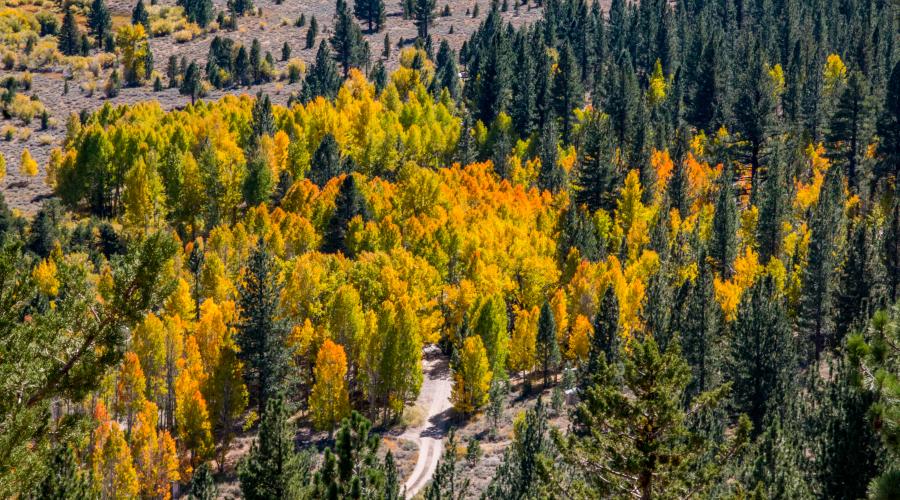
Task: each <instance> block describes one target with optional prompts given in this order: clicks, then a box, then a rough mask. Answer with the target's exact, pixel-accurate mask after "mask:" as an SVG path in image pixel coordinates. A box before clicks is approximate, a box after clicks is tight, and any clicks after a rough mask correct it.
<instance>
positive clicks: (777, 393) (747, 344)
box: [728, 277, 794, 433]
mask: <svg viewBox="0 0 900 500" xmlns="http://www.w3.org/2000/svg"><path fill="white" fill-rule="evenodd" d="M783 300H784V299H783V298H782V297H779V296H778V295H777V293H776V290H775V285H774V282H773V281H772V278H770V277H764V278H762V279H760V280H759V281H758V282H757V283H756V284H754V285H753V287H752V288H751V289H750V290H747V291H746V292H745V293H744V298H743V300H741V304H740V306H738V315H737V319H736V320H735V324H734V333H733V336H734V337H733V339H732V341H731V349H730V354H729V356H730V357H729V361H728V370H729V378H730V380H731V381H732V384H733V386H732V393H733V403H734V409H735V411H736V412H737V413H744V414H746V415H747V416H748V417H749V418H750V421H751V422H752V423H753V430H754V432H755V433H759V432H761V431H762V430H763V429H764V426H763V422H764V418H765V416H766V413H767V412H768V411H769V410H770V409H771V408H776V407H777V406H778V404H780V403H782V402H783V401H784V400H783V399H782V396H783V395H784V393H785V391H786V387H787V384H788V382H789V380H788V378H789V377H790V375H791V373H793V368H794V357H793V353H794V348H793V341H792V337H791V329H790V325H789V324H788V323H787V318H786V315H785V311H784V305H783Z"/></svg>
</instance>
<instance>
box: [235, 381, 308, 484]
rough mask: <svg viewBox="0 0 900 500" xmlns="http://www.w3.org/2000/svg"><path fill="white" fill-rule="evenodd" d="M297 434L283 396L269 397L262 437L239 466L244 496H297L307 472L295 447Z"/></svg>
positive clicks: (261, 422) (261, 424)
mask: <svg viewBox="0 0 900 500" xmlns="http://www.w3.org/2000/svg"><path fill="white" fill-rule="evenodd" d="M294 434H295V431H294V428H293V425H292V424H291V423H290V422H288V414H287V409H286V408H285V406H284V398H283V397H282V396H280V395H278V396H273V397H271V398H269V400H268V401H267V403H266V406H265V411H264V412H263V414H262V417H261V419H260V424H259V436H258V437H257V439H256V441H254V442H253V444H252V445H251V447H250V453H249V454H248V455H247V456H246V458H244V460H243V461H242V462H241V464H240V466H239V467H238V479H240V482H241V493H242V494H243V496H244V498H247V499H248V500H257V499H258V500H263V499H270V498H293V497H294V496H295V495H296V492H297V491H298V489H299V488H300V487H301V486H302V483H301V481H303V479H304V478H303V472H304V471H303V470H302V467H301V462H300V460H299V457H298V455H297V453H296V451H295V450H294Z"/></svg>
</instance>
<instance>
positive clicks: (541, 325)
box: [537, 302, 560, 387]
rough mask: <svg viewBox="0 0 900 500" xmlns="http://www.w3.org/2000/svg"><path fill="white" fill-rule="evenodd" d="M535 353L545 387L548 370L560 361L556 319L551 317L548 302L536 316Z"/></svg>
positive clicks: (554, 367) (548, 374)
mask: <svg viewBox="0 0 900 500" xmlns="http://www.w3.org/2000/svg"><path fill="white" fill-rule="evenodd" d="M537 355H538V359H539V360H540V362H541V367H542V371H543V376H544V387H547V382H548V380H549V376H550V372H551V371H553V370H555V369H556V366H557V365H558V364H559V362H560V355H559V343H558V342H557V340H556V320H555V319H554V318H553V310H552V309H550V303H549V302H544V305H543V306H541V313H540V317H539V318H538V333H537Z"/></svg>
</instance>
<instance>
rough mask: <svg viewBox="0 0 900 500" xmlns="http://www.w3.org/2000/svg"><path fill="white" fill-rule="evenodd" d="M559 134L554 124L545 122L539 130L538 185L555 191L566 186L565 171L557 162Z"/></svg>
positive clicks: (552, 191) (543, 188)
mask: <svg viewBox="0 0 900 500" xmlns="http://www.w3.org/2000/svg"><path fill="white" fill-rule="evenodd" d="M558 147H559V135H558V134H557V131H556V124H555V123H553V122H547V123H546V124H545V125H544V130H543V131H542V132H541V141H540V158H541V171H540V172H539V173H538V187H539V188H540V189H542V190H546V191H550V192H551V193H557V192H559V191H561V190H562V189H564V188H565V187H566V171H565V170H564V169H563V168H562V165H560V164H559V151H558Z"/></svg>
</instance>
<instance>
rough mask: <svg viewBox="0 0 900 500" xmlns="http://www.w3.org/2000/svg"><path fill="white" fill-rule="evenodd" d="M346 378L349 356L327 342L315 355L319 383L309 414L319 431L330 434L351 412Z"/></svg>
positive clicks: (341, 349) (315, 389) (315, 386)
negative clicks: (325, 431)
mask: <svg viewBox="0 0 900 500" xmlns="http://www.w3.org/2000/svg"><path fill="white" fill-rule="evenodd" d="M346 376H347V355H346V353H344V348H343V347H341V346H339V345H338V344H335V343H334V342H332V341H331V340H326V341H325V343H324V344H322V347H321V348H320V349H319V353H318V355H316V368H315V377H316V383H315V385H313V388H312V394H310V396H309V411H310V413H311V414H312V418H313V422H314V423H315V425H316V428H318V429H321V430H326V429H327V430H328V431H329V432H331V431H333V430H334V427H335V425H336V424H337V423H338V422H340V421H341V419H343V418H344V417H346V416H347V414H348V413H349V412H350V401H349V396H348V394H347V386H346V383H345V380H344V377H346Z"/></svg>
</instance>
